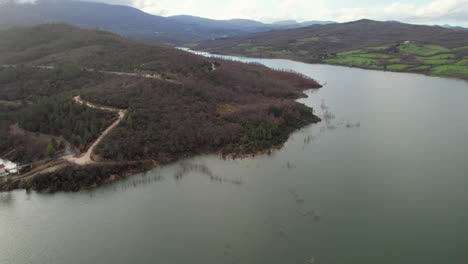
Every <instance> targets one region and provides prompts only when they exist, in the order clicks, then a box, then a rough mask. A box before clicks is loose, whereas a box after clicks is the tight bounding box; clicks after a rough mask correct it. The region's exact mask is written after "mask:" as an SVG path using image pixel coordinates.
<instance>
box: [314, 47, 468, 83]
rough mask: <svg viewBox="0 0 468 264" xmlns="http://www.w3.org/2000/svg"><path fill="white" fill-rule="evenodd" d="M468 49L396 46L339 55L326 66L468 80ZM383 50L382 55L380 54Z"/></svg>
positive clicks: (353, 51)
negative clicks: (338, 65)
mask: <svg viewBox="0 0 468 264" xmlns="http://www.w3.org/2000/svg"><path fill="white" fill-rule="evenodd" d="M465 48H468V46H464V47H458V48H455V49H448V48H445V47H441V46H437V45H427V44H419V43H411V44H392V45H385V46H380V47H369V48H365V49H358V50H350V51H345V52H339V53H337V55H336V56H335V57H331V58H327V59H324V60H323V62H324V63H330V64H341V65H347V66H356V67H362V68H370V69H386V70H393V71H417V72H420V71H429V72H430V73H431V74H433V75H440V76H454V77H461V78H463V79H468V67H467V66H468V56H465V54H463V51H461V50H464V49H465ZM376 51H380V52H376Z"/></svg>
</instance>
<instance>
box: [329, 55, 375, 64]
mask: <svg viewBox="0 0 468 264" xmlns="http://www.w3.org/2000/svg"><path fill="white" fill-rule="evenodd" d="M325 62H326V63H333V64H352V65H361V66H368V65H372V64H377V63H378V60H376V59H371V58H362V57H354V56H348V57H345V58H333V59H326V60H325Z"/></svg>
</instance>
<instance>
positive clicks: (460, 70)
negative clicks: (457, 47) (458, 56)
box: [431, 65, 468, 76]
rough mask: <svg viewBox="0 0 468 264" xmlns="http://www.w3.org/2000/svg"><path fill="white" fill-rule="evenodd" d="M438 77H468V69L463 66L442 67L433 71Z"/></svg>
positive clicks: (437, 67)
mask: <svg viewBox="0 0 468 264" xmlns="http://www.w3.org/2000/svg"><path fill="white" fill-rule="evenodd" d="M431 72H432V73H433V74H436V75H464V76H468V67H466V66H463V65H441V66H436V67H434V68H432V69H431Z"/></svg>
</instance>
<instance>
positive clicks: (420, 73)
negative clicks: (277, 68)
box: [191, 49, 468, 82]
mask: <svg viewBox="0 0 468 264" xmlns="http://www.w3.org/2000/svg"><path fill="white" fill-rule="evenodd" d="M191 51H195V52H205V53H209V54H212V55H218V56H231V57H241V58H242V57H243V58H251V59H266V60H268V59H279V60H290V61H295V62H301V63H306V64H311V65H314V64H315V65H330V66H340V67H348V68H354V69H362V70H374V71H380V72H397V73H413V74H419V75H424V76H429V77H438V78H449V79H456V80H461V81H466V82H468V76H466V77H462V76H453V75H436V74H429V73H425V72H420V71H405V70H395V69H394V70H388V69H384V70H382V69H377V68H371V67H361V66H355V65H346V64H334V63H326V62H323V61H311V60H307V59H302V58H300V57H289V56H284V57H283V56H278V55H274V57H258V56H256V57H252V56H249V55H247V54H230V53H228V52H227V53H221V52H219V51H217V52H210V51H208V50H197V49H192V50H191Z"/></svg>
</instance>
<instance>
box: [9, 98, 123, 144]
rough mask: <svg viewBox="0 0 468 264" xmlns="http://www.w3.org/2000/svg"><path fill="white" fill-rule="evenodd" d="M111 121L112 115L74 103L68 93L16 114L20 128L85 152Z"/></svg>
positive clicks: (44, 100)
mask: <svg viewBox="0 0 468 264" xmlns="http://www.w3.org/2000/svg"><path fill="white" fill-rule="evenodd" d="M114 118H115V113H111V112H106V111H102V110H98V109H94V108H90V107H87V106H84V105H81V104H77V103H75V102H74V101H73V100H72V96H71V95H70V94H69V93H67V94H61V95H58V96H52V97H49V98H46V99H43V100H41V101H39V102H37V103H35V104H33V105H31V106H28V107H26V108H25V109H24V110H22V111H21V112H20V113H19V115H18V117H17V120H18V122H19V125H20V127H21V128H23V129H26V130H28V131H31V132H40V133H44V134H49V135H54V136H60V135H62V136H63V137H64V138H65V139H66V140H67V141H69V142H70V143H72V144H73V145H74V146H75V147H77V148H78V149H80V150H85V149H86V148H87V146H88V145H89V144H90V143H91V142H92V141H94V140H95V139H96V138H98V136H99V135H100V133H101V132H102V131H103V130H104V129H105V128H106V127H107V126H109V125H110V123H111V121H112V120H113V119H114Z"/></svg>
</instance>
